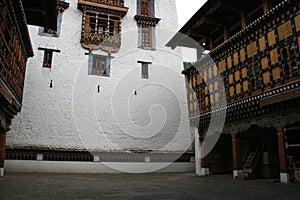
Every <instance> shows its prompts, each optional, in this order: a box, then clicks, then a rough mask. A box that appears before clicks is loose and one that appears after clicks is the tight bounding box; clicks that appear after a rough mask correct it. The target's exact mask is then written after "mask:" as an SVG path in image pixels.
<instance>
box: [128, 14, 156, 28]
mask: <svg viewBox="0 0 300 200" xmlns="http://www.w3.org/2000/svg"><path fill="white" fill-rule="evenodd" d="M134 19H135V20H136V23H137V25H138V26H142V27H155V26H156V25H157V24H158V22H159V21H160V20H161V19H160V18H155V17H148V16H141V15H136V16H134Z"/></svg>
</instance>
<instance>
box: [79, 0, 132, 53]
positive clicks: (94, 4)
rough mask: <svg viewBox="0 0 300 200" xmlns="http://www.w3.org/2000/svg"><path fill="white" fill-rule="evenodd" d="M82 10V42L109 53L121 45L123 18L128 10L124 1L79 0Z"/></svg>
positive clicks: (90, 49) (89, 46) (88, 46)
mask: <svg viewBox="0 0 300 200" xmlns="http://www.w3.org/2000/svg"><path fill="white" fill-rule="evenodd" d="M78 8H79V9H80V10H82V12H83V17H82V31H81V44H82V46H83V47H84V48H86V49H88V50H89V51H92V50H94V49H102V50H103V51H107V52H109V53H115V52H117V51H119V48H120V46H121V34H120V33H121V21H120V20H121V18H123V17H124V16H125V15H126V13H127V12H128V8H127V7H124V1H121V0H118V1H110V0H78Z"/></svg>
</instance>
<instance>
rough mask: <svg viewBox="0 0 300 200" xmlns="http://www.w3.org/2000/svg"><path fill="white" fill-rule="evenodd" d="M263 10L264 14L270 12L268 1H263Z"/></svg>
mask: <svg viewBox="0 0 300 200" xmlns="http://www.w3.org/2000/svg"><path fill="white" fill-rule="evenodd" d="M262 3H263V8H264V13H267V12H268V11H269V10H270V4H269V1H268V0H263V1H262Z"/></svg>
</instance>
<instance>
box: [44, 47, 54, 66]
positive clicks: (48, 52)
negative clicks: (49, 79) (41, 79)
mask: <svg viewBox="0 0 300 200" xmlns="http://www.w3.org/2000/svg"><path fill="white" fill-rule="evenodd" d="M44 52H45V53H44V61H43V67H46V68H51V63H52V55H53V51H51V50H45V51H44Z"/></svg>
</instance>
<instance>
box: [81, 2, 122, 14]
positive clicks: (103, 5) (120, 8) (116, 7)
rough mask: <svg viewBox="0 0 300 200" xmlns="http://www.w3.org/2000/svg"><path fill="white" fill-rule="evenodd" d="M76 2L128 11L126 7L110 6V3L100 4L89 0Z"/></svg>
mask: <svg viewBox="0 0 300 200" xmlns="http://www.w3.org/2000/svg"><path fill="white" fill-rule="evenodd" d="M78 4H84V5H88V6H94V7H98V8H106V9H110V10H117V11H123V12H128V8H127V7H118V6H111V5H106V4H101V3H94V2H89V1H85V0H78Z"/></svg>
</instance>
